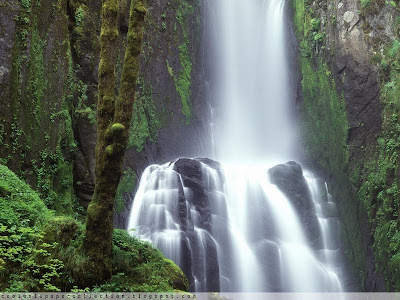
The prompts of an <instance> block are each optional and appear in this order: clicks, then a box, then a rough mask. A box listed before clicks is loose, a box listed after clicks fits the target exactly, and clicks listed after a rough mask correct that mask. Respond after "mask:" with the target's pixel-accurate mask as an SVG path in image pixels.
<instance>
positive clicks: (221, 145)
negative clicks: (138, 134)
mask: <svg viewBox="0 0 400 300" xmlns="http://www.w3.org/2000/svg"><path fill="white" fill-rule="evenodd" d="M211 9H213V10H214V13H213V14H212V15H214V16H216V17H215V19H214V20H212V22H213V25H215V26H213V29H214V30H215V31H216V32H217V35H218V38H217V40H218V45H216V49H217V52H219V54H218V55H217V57H219V58H220V60H219V61H218V62H216V64H215V65H216V70H215V72H217V76H216V77H217V78H218V79H217V80H216V82H215V83H214V90H215V95H214V96H215V99H217V100H218V101H217V102H218V103H216V105H217V106H218V108H215V107H214V106H213V107H211V106H210V115H211V120H210V131H211V135H210V139H211V144H212V147H213V153H214V151H215V158H216V159H218V160H219V161H220V162H221V163H218V162H217V161H214V160H211V159H206V158H193V159H189V158H180V159H178V160H176V161H173V162H170V163H167V164H165V165H152V166H149V167H148V168H147V169H146V170H145V171H144V173H143V175H142V176H141V179H140V183H139V187H138V190H137V193H136V195H135V197H134V200H133V208H132V211H131V217H130V221H129V229H134V232H133V234H135V235H136V236H138V237H139V238H141V239H143V240H147V241H149V242H150V243H152V244H153V245H154V246H155V247H157V248H158V249H160V250H161V251H162V252H163V253H164V254H165V255H166V256H167V257H168V258H170V259H172V260H173V261H174V262H175V263H176V264H177V265H179V266H180V267H181V268H182V270H183V271H184V273H185V274H186V276H187V277H188V279H189V282H190V289H191V290H192V291H197V292H205V291H223V292H342V291H343V287H342V285H343V284H342V282H341V280H340V279H339V278H340V277H341V276H342V275H343V267H342V266H341V258H340V256H341V254H340V250H339V242H338V240H339V229H340V223H339V221H338V218H337V209H336V205H335V203H334V201H333V199H332V197H331V196H330V195H329V192H328V190H327V187H326V184H325V183H324V182H323V181H321V180H320V179H317V178H315V177H314V176H313V174H312V173H310V172H307V171H304V172H303V170H302V168H301V166H300V165H298V164H297V163H294V162H288V163H286V164H281V163H282V162H285V161H287V160H292V159H295V158H296V150H297V149H296V145H297V142H296V130H295V124H294V122H293V121H292V120H293V116H292V114H291V109H290V107H291V106H293V100H292V99H291V96H292V95H291V92H290V89H289V86H288V85H289V80H288V76H289V71H288V63H287V53H286V46H285V35H286V29H285V22H284V11H285V1H284V0H246V1H241V0H218V1H215V2H213V4H211ZM291 103H292V104H291ZM221 112H223V114H222V113H221ZM277 164H279V165H277ZM275 165H277V166H275Z"/></svg>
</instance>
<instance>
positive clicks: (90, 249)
mask: <svg viewBox="0 0 400 300" xmlns="http://www.w3.org/2000/svg"><path fill="white" fill-rule="evenodd" d="M118 10H119V0H103V6H102V27H101V35H100V46H101V52H100V65H99V98H98V105H97V143H96V167H95V172H96V184H95V190H94V194H93V198H92V200H91V202H90V204H89V207H88V210H87V220H86V234H85V240H84V248H85V250H86V254H87V256H88V264H89V265H88V279H89V282H91V283H93V284H94V283H99V282H102V281H104V280H106V279H108V278H110V277H111V276H112V233H113V216H114V202H115V194H116V191H117V188H118V184H119V181H120V178H121V172H122V163H123V158H124V154H125V149H126V147H127V143H128V137H129V128H130V123H131V119H132V110H133V102H134V100H135V86H136V79H137V76H138V72H139V59H140V52H141V46H142V39H143V23H144V17H145V14H146V9H145V7H144V5H143V1H142V0H132V1H131V8H130V19H129V30H128V36H127V47H126V52H125V57H124V65H123V70H122V78H121V88H120V93H119V95H118V96H116V95H115V49H117V45H116V41H117V38H118Z"/></svg>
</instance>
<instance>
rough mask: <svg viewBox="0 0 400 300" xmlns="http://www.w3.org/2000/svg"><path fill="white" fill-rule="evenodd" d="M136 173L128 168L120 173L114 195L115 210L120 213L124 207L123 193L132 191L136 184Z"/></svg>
mask: <svg viewBox="0 0 400 300" xmlns="http://www.w3.org/2000/svg"><path fill="white" fill-rule="evenodd" d="M136 180H137V176H136V173H135V172H134V171H133V170H132V169H130V168H128V169H127V170H125V171H124V173H123V174H122V177H121V180H120V182H119V185H118V189H117V194H116V196H115V210H116V211H117V212H118V213H120V212H122V211H123V210H124V209H125V201H124V198H123V197H124V194H126V193H132V192H133V191H134V189H135V186H136Z"/></svg>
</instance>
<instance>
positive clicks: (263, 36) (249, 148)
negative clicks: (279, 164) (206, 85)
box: [212, 0, 296, 161]
mask: <svg viewBox="0 0 400 300" xmlns="http://www.w3.org/2000/svg"><path fill="white" fill-rule="evenodd" d="M284 5H285V1H284V0H248V1H240V0H218V1H215V4H214V6H213V9H214V10H215V13H214V14H213V15H215V18H214V20H213V21H212V22H213V24H214V25H215V27H216V32H217V33H216V34H217V38H216V39H217V47H216V48H217V52H218V55H217V57H218V58H219V60H218V61H217V62H215V64H216V68H215V69H216V72H217V73H218V75H217V77H218V79H217V80H216V83H215V85H216V87H215V98H216V99H218V100H217V103H218V104H219V105H220V110H221V113H220V115H219V119H220V124H219V126H220V130H217V132H216V135H217V136H218V140H219V141H220V143H219V145H217V147H218V149H217V150H218V152H217V154H218V155H217V158H219V159H220V160H224V161H226V160H239V161H243V159H245V160H250V161H254V159H255V157H257V158H259V159H265V157H268V158H269V159H272V158H277V159H278V160H282V159H289V158H293V156H294V155H295V153H294V151H295V149H296V147H295V136H296V134H295V132H296V131H295V128H294V124H293V116H292V113H291V107H293V100H292V99H291V96H292V95H291V93H290V88H289V79H288V76H289V71H288V63H287V49H286V48H287V47H286V43H285V39H286V27H285V21H284Z"/></svg>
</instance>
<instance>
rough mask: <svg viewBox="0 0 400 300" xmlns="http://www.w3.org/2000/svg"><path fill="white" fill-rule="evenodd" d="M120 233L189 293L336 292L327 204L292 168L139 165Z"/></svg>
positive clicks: (331, 212) (334, 230)
mask: <svg viewBox="0 0 400 300" xmlns="http://www.w3.org/2000/svg"><path fill="white" fill-rule="evenodd" d="M129 229H133V234H134V235H136V236H138V237H139V238H141V239H143V240H147V241H149V242H150V243H152V244H153V245H154V246H155V247H156V248H158V249H160V250H161V251H162V252H163V253H164V254H165V255H166V256H167V257H168V258H170V259H172V260H173V261H174V262H175V263H176V264H177V265H179V266H180V267H181V269H182V270H183V272H184V273H185V274H186V276H187V277H188V279H189V282H190V289H191V291H196V292H208V291H221V292H342V291H343V288H342V285H343V283H342V282H341V280H340V279H339V278H343V276H344V274H343V273H344V270H343V264H342V263H341V254H340V250H339V232H340V223H339V221H338V218H337V210H336V205H335V203H334V202H333V199H332V197H331V196H330V195H329V192H328V189H327V186H326V184H325V182H323V181H321V180H320V179H318V178H315V177H314V176H313V174H311V173H309V172H303V170H302V168H301V166H300V165H299V164H297V163H295V162H287V163H285V164H280V165H277V166H274V167H272V168H270V167H269V166H262V167H261V166H252V165H244V166H243V165H230V164H226V165H225V164H224V165H222V164H220V163H219V162H216V161H214V160H211V159H207V158H195V159H187V158H180V159H178V160H177V161H175V162H171V163H168V164H165V165H152V166H149V167H148V168H147V169H146V170H145V171H144V173H143V175H142V177H141V180H140V184H139V188H138V191H137V193H136V195H135V198H134V202H133V208H132V213H131V217H130V222H129Z"/></svg>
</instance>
